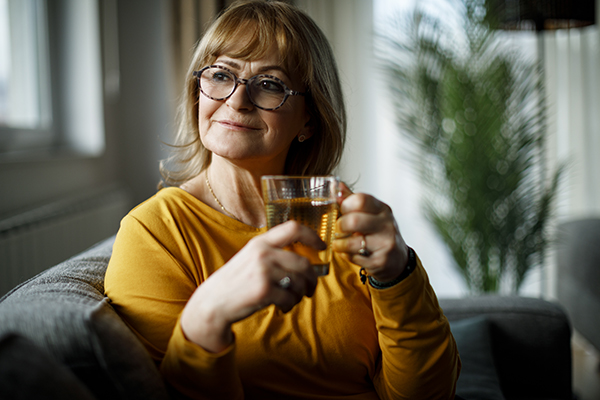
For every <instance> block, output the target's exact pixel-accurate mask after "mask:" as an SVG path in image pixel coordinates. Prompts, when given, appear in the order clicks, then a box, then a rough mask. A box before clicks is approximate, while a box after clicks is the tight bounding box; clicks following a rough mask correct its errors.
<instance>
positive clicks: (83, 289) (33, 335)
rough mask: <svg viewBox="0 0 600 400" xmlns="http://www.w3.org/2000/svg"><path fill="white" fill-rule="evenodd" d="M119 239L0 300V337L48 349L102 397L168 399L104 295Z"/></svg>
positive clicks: (155, 372) (141, 350)
mask: <svg viewBox="0 0 600 400" xmlns="http://www.w3.org/2000/svg"><path fill="white" fill-rule="evenodd" d="M113 242H114V237H113V238H110V239H108V240H106V241H104V242H102V243H100V244H99V245H97V246H95V247H93V248H92V249H90V250H88V251H86V252H84V253H82V254H81V255H79V256H76V257H74V258H72V259H70V260H68V261H65V262H63V263H61V264H59V265H57V266H56V267H53V268H51V269H49V270H47V271H45V272H43V273H41V274H40V275H38V276H36V277H34V278H32V279H30V280H29V281H27V282H25V283H23V284H22V285H20V286H18V287H17V288H15V289H13V290H12V291H11V292H10V293H8V294H7V295H6V296H5V297H4V298H2V299H1V300H0V334H2V333H17V334H19V335H21V336H23V337H26V338H28V339H29V340H31V341H32V342H34V343H35V344H36V345H38V346H40V347H41V348H43V349H45V350H46V351H48V353H49V354H50V355H52V356H53V357H54V358H55V359H56V360H57V361H60V362H62V363H63V364H65V365H66V366H68V367H69V368H70V370H71V371H72V372H73V373H74V374H75V375H76V376H78V378H79V379H80V380H81V381H82V382H83V383H84V384H85V385H86V386H87V387H88V388H89V389H90V390H91V391H92V392H93V394H94V396H95V397H96V398H98V399H166V398H168V396H167V393H166V389H165V386H164V384H163V382H162V379H161V376H160V374H159V372H158V369H157V368H156V366H155V364H154V362H153V361H152V359H151V358H150V355H149V354H148V353H147V351H146V350H145V348H144V347H143V345H142V344H141V343H140V342H139V340H138V339H137V338H136V337H135V335H134V334H133V333H132V332H131V330H130V329H129V328H128V327H127V326H126V325H125V324H124V323H123V321H122V320H121V318H120V317H119V316H118V315H117V313H116V312H115V311H114V310H113V308H112V307H111V306H110V304H109V302H108V300H107V299H106V298H105V297H104V286H103V281H104V273H105V271H106V267H107V265H108V260H109V258H110V253H111V249H112V243H113Z"/></svg>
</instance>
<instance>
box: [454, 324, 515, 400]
mask: <svg viewBox="0 0 600 400" xmlns="http://www.w3.org/2000/svg"><path fill="white" fill-rule="evenodd" d="M450 329H451V330H452V334H453V335H454V339H455V340H456V345H457V346H458V351H459V353H460V359H461V362H462V369H461V372H460V377H459V378H458V382H457V386H456V394H457V395H459V396H462V397H464V398H465V399H468V400H504V396H503V394H502V389H501V388H500V381H499V380H498V375H497V373H496V366H495V364H494V356H493V352H492V342H491V336H490V322H489V321H488V320H487V319H486V318H485V317H475V318H468V319H463V320H458V321H452V322H450Z"/></svg>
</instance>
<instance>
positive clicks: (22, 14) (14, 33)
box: [0, 0, 104, 157]
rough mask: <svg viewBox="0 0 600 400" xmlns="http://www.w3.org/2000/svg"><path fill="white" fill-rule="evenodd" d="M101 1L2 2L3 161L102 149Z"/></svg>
mask: <svg viewBox="0 0 600 400" xmlns="http://www.w3.org/2000/svg"><path fill="white" fill-rule="evenodd" d="M103 112H104V110H103V92H102V63H101V51H100V6H99V3H98V0H65V1H60V2H55V1H47V0H0V157H3V156H6V155H7V154H9V153H15V152H16V153H17V154H19V153H23V152H26V153H27V152H29V154H32V153H31V151H32V150H36V149H42V150H49V149H51V150H57V149H60V150H62V151H64V150H67V151H70V152H75V153H77V154H83V155H92V156H94V155H99V154H101V153H102V151H103V150H104V118H103Z"/></svg>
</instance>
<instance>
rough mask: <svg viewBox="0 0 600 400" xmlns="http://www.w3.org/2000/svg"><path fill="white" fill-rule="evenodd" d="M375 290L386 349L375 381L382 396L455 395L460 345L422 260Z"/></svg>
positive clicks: (376, 312) (372, 291) (382, 343)
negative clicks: (403, 275)
mask: <svg viewBox="0 0 600 400" xmlns="http://www.w3.org/2000/svg"><path fill="white" fill-rule="evenodd" d="M369 291H370V294H371V298H372V304H373V313H374V316H375V322H376V326H377V331H378V335H379V345H380V347H381V360H380V363H379V366H378V370H377V372H376V375H375V377H374V379H373V382H374V385H375V388H376V390H377V393H378V394H379V397H380V398H381V399H453V398H454V392H455V389H456V381H457V379H458V375H459V373H460V367H461V364H460V358H459V355H458V349H457V347H456V343H455V341H454V337H453V336H452V333H451V332H450V325H449V323H448V320H447V319H446V317H445V316H444V314H443V312H442V310H441V308H440V306H439V304H438V301H437V298H436V296H435V293H434V291H433V288H432V287H431V285H430V284H429V279H428V277H427V274H426V272H425V270H424V268H423V266H422V265H421V262H420V260H418V259H417V268H416V269H415V271H413V273H412V274H411V275H409V276H408V277H407V278H406V279H404V280H403V281H402V282H400V283H399V284H397V285H395V286H392V287H390V288H387V289H375V288H373V287H371V286H370V285H369Z"/></svg>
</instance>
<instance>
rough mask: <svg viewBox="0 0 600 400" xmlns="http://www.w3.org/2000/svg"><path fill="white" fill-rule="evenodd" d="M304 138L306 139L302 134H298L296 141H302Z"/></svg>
mask: <svg viewBox="0 0 600 400" xmlns="http://www.w3.org/2000/svg"><path fill="white" fill-rule="evenodd" d="M305 140H306V136H304V135H300V136H298V141H299V142H300V143H302V142H304V141H305Z"/></svg>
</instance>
